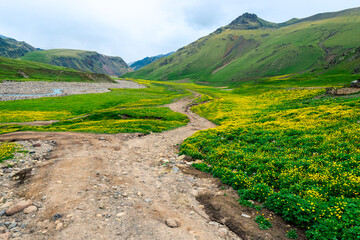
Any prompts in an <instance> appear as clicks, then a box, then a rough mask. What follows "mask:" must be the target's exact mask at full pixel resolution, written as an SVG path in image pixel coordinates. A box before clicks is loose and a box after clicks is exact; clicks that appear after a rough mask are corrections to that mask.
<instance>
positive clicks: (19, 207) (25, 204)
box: [6, 200, 32, 216]
mask: <svg viewBox="0 0 360 240" xmlns="http://www.w3.org/2000/svg"><path fill="white" fill-rule="evenodd" d="M31 205H32V201H31V200H23V201H20V202H18V203H17V204H15V205H13V206H11V207H10V208H8V209H7V210H6V215H8V216H12V215H14V214H16V213H19V212H22V211H23V210H24V209H25V208H27V207H29V206H31Z"/></svg>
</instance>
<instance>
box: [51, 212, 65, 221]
mask: <svg viewBox="0 0 360 240" xmlns="http://www.w3.org/2000/svg"><path fill="white" fill-rule="evenodd" d="M62 217H63V215H62V214H59V213H57V214H55V215H54V216H52V219H53V220H54V221H56V220H58V219H60V218H62Z"/></svg>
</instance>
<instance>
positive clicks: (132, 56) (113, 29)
mask: <svg viewBox="0 0 360 240" xmlns="http://www.w3.org/2000/svg"><path fill="white" fill-rule="evenodd" d="M357 1H358V0H342V1H332V2H329V1H328V0H326V1H325V0H318V1H316V2H315V1H310V0H303V1H296V2H292V1H285V0H273V1H267V0H253V1H248V0H246V1H242V0H221V1H220V0H132V1H124V0H120V1H116V0H32V1H28V0H1V2H0V9H1V14H0V34H3V35H5V36H9V37H13V38H16V39H18V40H23V41H26V42H28V43H30V44H32V45H34V46H35V47H40V48H45V49H50V48H77V49H86V50H95V51H98V52H101V53H104V54H108V55H114V56H121V57H123V58H124V59H125V60H126V61H133V60H137V59H140V58H143V57H145V56H151V55H157V54H160V53H167V52H170V51H173V50H177V49H178V48H180V47H182V46H184V45H187V44H189V43H191V42H192V41H194V40H196V39H198V38H200V37H201V36H204V35H207V34H209V33H210V32H212V31H214V30H215V29H217V28H218V27H220V26H223V25H226V24H228V23H229V22H231V21H232V20H233V19H235V18H236V17H238V16H239V15H241V14H242V13H244V12H253V13H256V14H258V16H259V17H261V18H263V19H265V20H268V21H274V22H282V21H286V20H288V19H290V18H292V17H306V16H310V15H313V14H316V13H319V12H326V11H337V10H342V9H346V8H351V7H356V6H357V5H358V3H357ZM309 6H311V7H309Z"/></svg>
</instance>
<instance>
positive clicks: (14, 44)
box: [0, 35, 39, 58]
mask: <svg viewBox="0 0 360 240" xmlns="http://www.w3.org/2000/svg"><path fill="white" fill-rule="evenodd" d="M37 50H39V49H37V48H35V47H33V46H31V45H30V44H27V43H26V42H19V41H17V40H15V39H12V38H9V37H5V36H3V35H0V56H1V57H9V58H18V57H21V56H23V55H25V54H26V53H28V52H33V51H37Z"/></svg>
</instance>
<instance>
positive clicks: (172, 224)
mask: <svg viewBox="0 0 360 240" xmlns="http://www.w3.org/2000/svg"><path fill="white" fill-rule="evenodd" d="M165 224H166V226H168V227H170V228H177V227H180V223H179V221H177V220H176V219H174V218H168V219H166V221H165Z"/></svg>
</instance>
